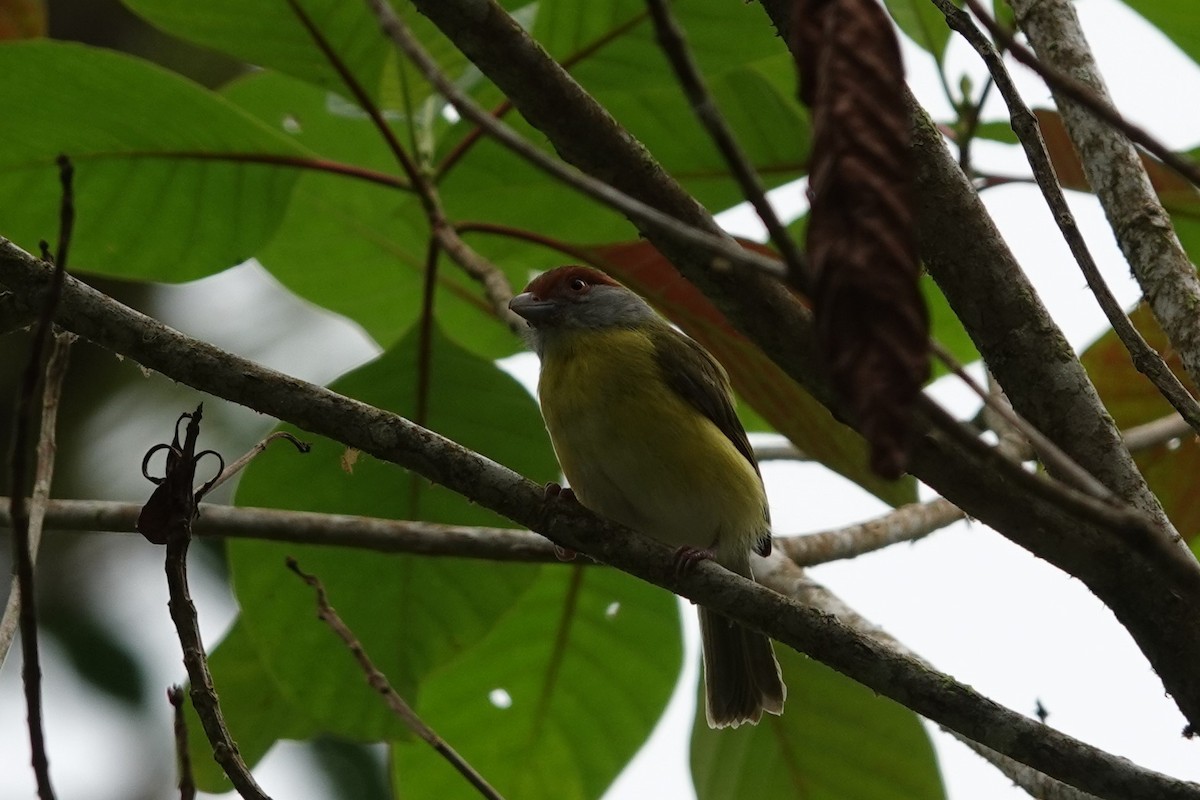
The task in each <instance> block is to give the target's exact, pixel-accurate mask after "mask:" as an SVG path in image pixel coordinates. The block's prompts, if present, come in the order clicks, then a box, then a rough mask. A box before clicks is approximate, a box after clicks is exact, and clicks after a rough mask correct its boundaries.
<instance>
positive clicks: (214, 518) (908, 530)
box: [0, 497, 964, 566]
mask: <svg viewBox="0 0 1200 800" xmlns="http://www.w3.org/2000/svg"><path fill="white" fill-rule="evenodd" d="M7 503H8V498H6V497H0V528H5V527H7V526H8V525H9V524H10V517H9V516H8V514H7V513H6V511H7ZM199 509H200V511H201V513H200V514H199V516H198V517H197V519H196V521H195V522H194V523H193V524H192V534H193V535H194V536H197V537H199V538H202V539H210V538H211V539H217V538H226V539H255V540H261V541H272V542H293V543H296V544H310V545H318V546H326V547H350V548H355V549H359V550H371V551H374V552H378V553H409V554H413V555H421V556H430V557H449V558H478V559H486V560H488V561H500V562H521V563H538V564H557V563H561V560H560V559H559V558H558V557H557V556H556V555H555V552H554V545H553V544H552V543H551V542H550V541H549V540H547V539H546V538H545V537H544V536H541V535H539V534H536V533H532V532H530V531H524V530H515V529H513V528H484V527H471V526H467V525H442V524H439V523H436V522H424V521H421V520H396V519H380V518H377V517H356V516H350V515H347V514H320V513H316V512H311V511H285V510H282V509H277V508H241V507H237V506H222V505H209V504H201V505H200V506H199ZM139 510H140V508H139V507H138V505H137V504H136V503H122V502H117V501H113V500H52V501H50V505H49V508H48V509H47V517H46V520H47V524H48V525H49V526H50V527H51V528H53V529H57V530H74V531H113V532H117V533H129V532H131V531H132V529H133V524H134V521H135V520H136V518H137V515H138V512H139ZM963 516H964V515H963V513H962V512H961V511H958V510H957V509H955V508H954V506H953V505H952V504H951V503H950V502H949V501H947V500H943V499H937V500H933V501H930V502H929V503H915V504H912V505H909V506H902V507H901V508H898V509H896V510H895V511H892V512H890V513H889V514H887V515H885V516H883V517H881V518H879V519H876V520H872V521H870V522H866V523H855V524H853V525H848V526H846V527H844V528H833V529H830V530H827V531H822V532H820V533H812V534H804V535H796V536H788V535H780V536H777V537H776V539H775V544H776V546H777V547H779V548H781V549H782V550H783V552H785V553H787V554H788V555H789V557H794V558H795V559H796V560H797V561H798V562H799V563H802V564H803V565H805V566H812V565H815V564H823V563H826V562H828V561H836V560H838V559H843V558H853V557H854V556H856V555H860V554H861V553H865V552H868V551H870V550H877V549H879V548H881V547H886V546H887V545H888V544H892V543H894V542H902V541H910V540H912V539H916V538H920V536H922V535H924V533H929V532H932V531H933V530H936V529H937V528H939V527H943V526H945V525H948V524H950V523H951V522H954V521H955V520H957V519H962V518H963ZM580 563H584V564H590V563H592V562H591V561H589V560H588V559H587V558H586V557H585V556H581V561H580Z"/></svg>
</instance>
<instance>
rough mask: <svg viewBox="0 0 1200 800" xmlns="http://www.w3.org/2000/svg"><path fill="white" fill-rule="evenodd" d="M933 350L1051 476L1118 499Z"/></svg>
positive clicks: (1104, 497)
mask: <svg viewBox="0 0 1200 800" xmlns="http://www.w3.org/2000/svg"><path fill="white" fill-rule="evenodd" d="M930 347H931V348H932V349H933V352H934V354H935V355H937V357H938V358H939V359H941V360H942V362H943V363H944V364H945V365H946V368H947V369H949V370H950V371H951V372H952V373H954V375H956V376H957V377H958V379H959V380H961V381H962V382H963V383H965V384H966V385H967V387H968V388H969V389H970V390H971V391H973V392H974V393H975V394H976V396H978V397H979V399H980V400H982V401H983V402H984V404H985V405H986V406H987V407H988V408H990V409H991V410H992V411H993V412H994V413H995V414H997V415H998V416H999V417H1000V418H1001V419H1003V420H1004V421H1005V422H1006V423H1008V424H1009V425H1011V426H1012V427H1013V428H1015V429H1016V430H1018V431H1020V432H1021V435H1022V436H1024V437H1025V438H1026V439H1028V440H1029V443H1030V444H1031V445H1033V449H1034V450H1035V451H1036V452H1037V454H1038V456H1039V457H1040V458H1041V459H1042V461H1043V463H1045V464H1046V466H1047V467H1048V468H1049V469H1050V471H1051V472H1053V473H1054V474H1056V475H1058V476H1059V478H1060V479H1061V480H1063V481H1066V482H1067V483H1070V484H1071V485H1072V486H1074V487H1075V488H1076V489H1079V490H1080V491H1083V492H1086V493H1088V494H1090V495H1091V496H1092V497H1096V498H1099V499H1100V500H1106V501H1113V500H1115V499H1116V497H1115V495H1113V493H1112V492H1111V491H1109V489H1108V487H1107V486H1105V485H1104V484H1102V483H1101V482H1100V481H1098V480H1096V478H1095V477H1093V476H1092V474H1091V473H1089V472H1088V471H1087V470H1085V469H1084V468H1083V467H1081V466H1079V464H1078V463H1076V462H1075V460H1074V459H1073V458H1071V457H1070V456H1069V455H1067V454H1066V453H1064V452H1063V451H1062V449H1061V448H1060V447H1059V446H1058V445H1056V444H1055V443H1054V442H1052V441H1050V439H1048V438H1047V437H1046V435H1045V434H1043V433H1042V432H1041V431H1039V430H1038V429H1037V428H1035V427H1034V426H1033V425H1030V424H1029V422H1028V421H1026V420H1025V419H1024V418H1023V417H1022V416H1021V415H1020V414H1018V413H1017V412H1016V411H1014V410H1013V408H1012V406H1010V405H1009V404H1008V403H1007V402H1004V401H1002V400H1000V399H998V398H997V397H996V396H995V395H993V394H992V393H991V392H989V391H988V390H987V389H985V388H983V387H982V386H980V385H979V384H978V383H977V382H976V381H975V379H974V378H972V377H971V376H970V375H968V374H967V372H966V370H964V369H963V366H962V364H960V363H958V359H956V358H955V357H954V356H953V355H951V354H950V351H948V350H947V349H946V348H944V347H942V346H941V345H940V344H938V343H937V342H931V343H930Z"/></svg>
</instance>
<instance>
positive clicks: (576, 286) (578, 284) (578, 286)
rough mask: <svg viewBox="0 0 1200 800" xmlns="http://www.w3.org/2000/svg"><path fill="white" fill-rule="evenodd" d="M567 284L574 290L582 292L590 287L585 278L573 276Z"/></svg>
mask: <svg viewBox="0 0 1200 800" xmlns="http://www.w3.org/2000/svg"><path fill="white" fill-rule="evenodd" d="M567 285H568V286H570V287H571V291H572V292H582V291H583V290H584V289H586V288H587V287H588V284H587V281H585V280H584V279H583V278H573V279H572V280H571V282H570V283H569V284H567Z"/></svg>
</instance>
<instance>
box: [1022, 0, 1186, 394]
mask: <svg viewBox="0 0 1200 800" xmlns="http://www.w3.org/2000/svg"><path fill="white" fill-rule="evenodd" d="M1010 5H1011V6H1012V7H1013V11H1014V12H1016V16H1017V23H1018V25H1019V26H1020V28H1021V30H1023V31H1025V33H1026V35H1028V36H1029V41H1030V44H1032V45H1033V49H1034V50H1035V51H1036V52H1037V54H1038V57H1039V58H1040V59H1041V60H1042V61H1044V62H1045V63H1047V64H1049V65H1050V66H1052V67H1056V68H1057V69H1058V70H1060V71H1062V72H1066V73H1067V74H1069V75H1072V76H1073V77H1075V78H1076V79H1078V80H1081V81H1082V82H1083V83H1085V84H1086V85H1088V86H1089V87H1090V88H1091V89H1092V91H1094V92H1095V94H1096V95H1097V96H1099V97H1100V98H1101V99H1102V100H1103V101H1105V102H1106V103H1109V104H1111V99H1110V98H1109V96H1108V90H1107V89H1106V88H1105V86H1104V78H1103V77H1102V76H1101V74H1100V68H1099V66H1098V65H1097V64H1096V60H1095V58H1094V57H1093V55H1092V52H1091V48H1090V47H1089V46H1088V43H1087V39H1086V38H1085V37H1084V35H1083V30H1082V28H1081V27H1080V25H1079V17H1078V16H1077V15H1076V14H1075V8H1074V6H1072V4H1071V3H1070V2H1067V1H1066V0H1036V1H1035V0H1010ZM1050 91H1051V94H1052V95H1053V96H1054V102H1055V104H1056V105H1057V106H1058V108H1059V111H1060V112H1061V113H1062V118H1063V122H1064V123H1065V125H1066V128H1067V133H1068V134H1069V135H1070V137H1071V142H1072V143H1073V144H1074V145H1075V149H1076V150H1077V151H1078V153H1079V156H1080V161H1081V162H1082V163H1083V171H1084V175H1085V176H1086V177H1087V180H1088V183H1089V184H1091V186H1092V190H1093V191H1094V192H1095V193H1096V197H1097V198H1098V199H1099V200H1100V205H1101V206H1102V207H1103V208H1104V213H1105V216H1106V217H1107V218H1108V223H1109V225H1110V226H1111V227H1112V229H1113V233H1114V234H1116V237H1117V243H1118V244H1119V245H1120V247H1121V252H1122V253H1124V254H1125V260H1126V261H1128V262H1129V266H1130V268H1131V269H1132V270H1133V274H1134V277H1135V278H1137V282H1138V285H1139V286H1141V287H1142V291H1143V292H1144V293H1145V295H1146V299H1147V300H1148V301H1149V303H1150V309H1151V311H1153V313H1154V318H1155V319H1156V320H1158V324H1159V325H1161V326H1162V329H1163V332H1164V333H1165V334H1166V335H1167V338H1168V339H1169V340H1170V341H1171V345H1172V346H1173V347H1174V349H1175V350H1176V351H1177V352H1178V353H1179V355H1180V357H1181V359H1182V360H1183V365H1184V368H1185V369H1186V370H1187V372H1188V375H1189V376H1190V377H1191V379H1192V382H1193V383H1197V379H1198V378H1200V326H1197V325H1196V318H1197V313H1198V312H1200V276H1197V274H1196V268H1195V267H1194V266H1192V263H1191V261H1190V260H1189V259H1188V257H1187V254H1186V253H1185V252H1184V251H1183V247H1182V246H1181V245H1180V243H1179V238H1178V237H1177V236H1176V235H1175V228H1174V227H1173V226H1172V224H1171V217H1170V215H1168V214H1167V212H1166V210H1165V209H1164V208H1163V207H1162V204H1161V203H1160V202H1159V200H1158V197H1157V195H1156V194H1155V192H1154V187H1153V186H1151V185H1150V178H1149V176H1147V174H1146V169H1145V167H1144V166H1142V161H1141V158H1140V157H1139V156H1138V152H1137V149H1136V148H1135V147H1134V146H1133V144H1132V143H1131V142H1130V141H1129V139H1128V138H1127V137H1126V136H1125V135H1124V134H1123V133H1121V132H1119V131H1116V130H1114V129H1113V128H1112V127H1111V126H1110V125H1109V124H1108V123H1107V122H1104V121H1102V120H1099V119H1097V118H1096V116H1095V115H1093V114H1092V113H1091V112H1090V111H1089V110H1088V109H1087V108H1085V107H1083V106H1081V105H1080V104H1079V103H1076V102H1074V101H1072V100H1071V99H1069V98H1068V97H1067V96H1066V95H1064V94H1063V92H1062V90H1061V89H1060V88H1058V87H1056V86H1054V85H1051V86H1050Z"/></svg>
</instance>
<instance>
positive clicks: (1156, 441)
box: [1125, 414, 1195, 453]
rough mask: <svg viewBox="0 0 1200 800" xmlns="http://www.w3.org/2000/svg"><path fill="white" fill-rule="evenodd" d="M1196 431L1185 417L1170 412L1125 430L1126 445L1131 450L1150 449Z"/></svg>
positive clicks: (1133, 451)
mask: <svg viewBox="0 0 1200 800" xmlns="http://www.w3.org/2000/svg"><path fill="white" fill-rule="evenodd" d="M1194 433H1195V431H1194V430H1193V429H1192V427H1191V426H1190V425H1188V423H1187V421H1186V420H1184V418H1183V417H1181V416H1179V415H1178V414H1168V415H1167V416H1165V417H1160V418H1159V419H1156V420H1154V421H1152V422H1147V423H1146V424H1145V425H1138V426H1136V427H1133V428H1130V429H1129V430H1127V431H1125V446H1126V447H1128V448H1129V452H1131V453H1136V452H1138V451H1139V450H1149V449H1150V448H1151V447H1157V446H1158V445H1160V444H1166V443H1167V442H1169V441H1171V440H1172V439H1182V438H1183V437H1185V436H1188V435H1190V434H1194Z"/></svg>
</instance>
